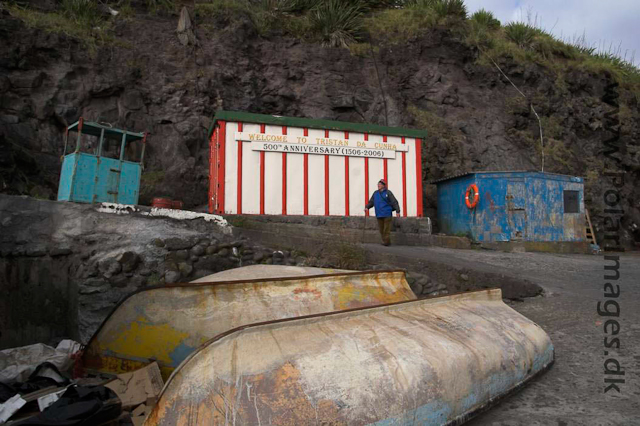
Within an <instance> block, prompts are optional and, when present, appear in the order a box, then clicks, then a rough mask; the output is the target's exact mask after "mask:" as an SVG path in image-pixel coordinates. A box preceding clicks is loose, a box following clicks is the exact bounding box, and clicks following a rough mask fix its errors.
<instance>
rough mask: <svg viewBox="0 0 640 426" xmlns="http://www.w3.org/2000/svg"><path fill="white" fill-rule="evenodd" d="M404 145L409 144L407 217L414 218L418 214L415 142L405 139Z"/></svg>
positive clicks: (411, 139)
mask: <svg viewBox="0 0 640 426" xmlns="http://www.w3.org/2000/svg"><path fill="white" fill-rule="evenodd" d="M405 143H407V144H409V152H407V210H408V211H407V215H408V216H416V215H417V214H418V204H417V202H416V200H417V197H416V195H417V191H418V183H417V180H416V179H417V178H416V140H415V139H413V138H405Z"/></svg>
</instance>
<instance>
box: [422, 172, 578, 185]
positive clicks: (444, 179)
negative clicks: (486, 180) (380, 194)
mask: <svg viewBox="0 0 640 426" xmlns="http://www.w3.org/2000/svg"><path fill="white" fill-rule="evenodd" d="M489 173H535V174H540V175H551V176H562V177H566V178H578V179H580V180H583V179H584V178H583V177H581V176H573V175H564V174H561V173H551V172H541V171H539V170H478V171H473V172H462V173H459V174H457V175H451V176H446V177H443V178H440V179H435V180H431V181H429V182H428V184H429V185H433V184H437V183H442V182H445V181H448V180H453V179H458V178H461V177H465V176H469V175H478V174H489Z"/></svg>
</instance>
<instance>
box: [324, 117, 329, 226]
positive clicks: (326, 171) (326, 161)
mask: <svg viewBox="0 0 640 426" xmlns="http://www.w3.org/2000/svg"><path fill="white" fill-rule="evenodd" d="M324 137H325V138H328V137H329V131H328V130H325V131H324ZM324 215H325V216H329V156H328V155H325V156H324Z"/></svg>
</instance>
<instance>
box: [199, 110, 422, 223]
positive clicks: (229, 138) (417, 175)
mask: <svg viewBox="0 0 640 426" xmlns="http://www.w3.org/2000/svg"><path fill="white" fill-rule="evenodd" d="M214 120H215V123H214V128H213V132H212V134H211V141H210V169H209V182H210V184H209V212H210V213H217V214H267V215H326V216H329V215H331V216H363V215H364V214H365V212H364V205H365V204H366V203H367V202H368V201H369V197H370V196H371V193H372V192H373V191H374V190H375V189H376V188H377V183H378V181H379V180H380V179H382V178H384V179H386V180H387V182H388V187H389V189H390V190H391V191H392V192H393V193H394V195H395V196H396V198H397V199H398V203H399V204H400V209H401V212H402V216H408V217H421V216H422V215H423V214H422V172H421V164H422V158H421V144H422V141H423V139H424V138H425V137H426V132H425V131H420V130H412V129H402V128H397V127H384V126H377V125H370V124H358V123H347V122H341V121H329V120H314V119H306V118H288V117H279V116H272V115H262V114H249V113H243V112H230V111H219V112H218V113H217V114H216V116H215V119H214Z"/></svg>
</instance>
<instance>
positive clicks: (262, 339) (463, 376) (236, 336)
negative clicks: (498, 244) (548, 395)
mask: <svg viewBox="0 0 640 426" xmlns="http://www.w3.org/2000/svg"><path fill="white" fill-rule="evenodd" d="M553 361H554V347H553V344H552V343H551V340H550V339H549V336H548V335H547V334H546V333H545V332H544V330H542V329H541V328H540V327H539V326H538V325H536V324H535V323H533V322H532V321H530V320H529V319H527V318H526V317H524V316H523V315H521V314H519V313H518V312H516V311H515V310H513V309H511V308H510V307H508V306H507V305H506V304H504V302H503V301H502V297H501V291H500V290H499V289H491V290H482V291H476V292H469V293H462V294H456V295H449V296H441V297H435V298H431V299H423V300H416V301H409V302H400V303H394V304H388V305H384V306H378V307H370V308H363V309H355V310H348V311H344V312H335V313H331V314H324V315H314V316H308V317H304V318H297V319H289V320H279V321H274V322H269V323H262V324H253V325H249V326H244V327H241V328H239V329H236V330H233V331H230V332H228V333H225V334H222V335H220V336H217V337H216V338H214V339H212V340H211V341H209V342H208V343H207V344H205V345H203V346H202V347H201V348H200V349H198V350H197V351H196V352H194V353H192V354H191V355H190V356H189V357H188V358H187V359H186V360H185V361H184V362H183V363H182V364H181V365H180V367H179V368H177V369H176V370H175V371H174V373H173V374H172V376H171V378H170V379H169V381H168V382H167V383H166V385H165V387H164V389H163V391H162V393H161V395H160V398H159V401H158V404H157V405H156V406H155V408H154V410H153V411H152V413H151V414H150V415H149V417H148V418H147V419H146V422H145V425H147V426H150V425H163V426H164V425H223V424H224V425H227V424H235V425H259V424H272V425H304V424H331V425H365V424H375V425H454V424H461V423H464V422H465V421H466V420H468V419H469V418H470V417H472V416H473V414H474V413H477V412H479V411H482V410H484V409H486V408H487V407H488V406H490V405H491V404H492V403H493V402H495V401H497V400H498V399H499V398H501V397H503V396H505V395H507V394H508V393H510V392H511V391H513V390H514V389H517V388H518V387H520V386H522V385H523V384H524V383H525V382H527V381H528V380H530V379H531V378H533V377H534V376H536V375H537V374H540V373H541V372H543V371H545V370H546V369H547V368H548V367H549V366H551V364H552V363H553Z"/></svg>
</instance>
